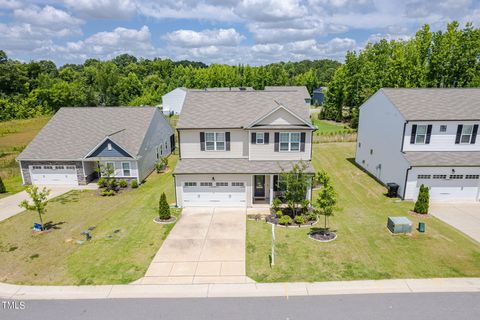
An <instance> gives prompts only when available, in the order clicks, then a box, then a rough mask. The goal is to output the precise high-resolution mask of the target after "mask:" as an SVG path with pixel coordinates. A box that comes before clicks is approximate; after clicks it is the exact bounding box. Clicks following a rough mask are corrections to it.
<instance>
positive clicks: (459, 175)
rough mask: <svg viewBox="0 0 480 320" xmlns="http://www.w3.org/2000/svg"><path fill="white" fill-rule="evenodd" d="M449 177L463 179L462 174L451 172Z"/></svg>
mask: <svg viewBox="0 0 480 320" xmlns="http://www.w3.org/2000/svg"><path fill="white" fill-rule="evenodd" d="M450 179H457V180H458V179H463V174H451V175H450Z"/></svg>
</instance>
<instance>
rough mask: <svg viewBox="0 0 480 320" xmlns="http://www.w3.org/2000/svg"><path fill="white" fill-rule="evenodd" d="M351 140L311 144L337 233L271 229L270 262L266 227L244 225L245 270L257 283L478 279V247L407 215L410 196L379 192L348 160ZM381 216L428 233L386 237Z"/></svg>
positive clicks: (443, 228)
mask: <svg viewBox="0 0 480 320" xmlns="http://www.w3.org/2000/svg"><path fill="white" fill-rule="evenodd" d="M354 146H355V145H354V143H328V144H317V145H315V146H314V153H313V163H314V166H315V168H316V169H317V170H318V169H320V168H323V169H325V170H326V171H327V172H329V174H330V175H331V177H332V180H333V183H334V186H335V188H336V190H337V192H338V194H339V206H340V207H341V211H340V212H338V213H336V215H335V216H334V217H332V218H331V219H330V226H331V228H332V229H333V230H336V232H337V234H338V238H337V239H336V240H335V241H333V242H329V243H320V242H316V241H313V240H311V239H309V238H308V237H307V234H308V232H309V231H310V229H309V228H306V229H303V228H302V229H300V228H295V227H293V228H289V229H285V228H276V259H275V266H274V267H270V264H269V254H270V249H271V226H270V225H268V224H266V223H265V222H255V221H248V223H247V249H246V250H247V275H248V276H249V277H251V278H253V279H255V280H256V281H261V282H276V281H330V280H354V279H390V278H429V277H478V276H480V246H479V244H478V243H476V242H474V241H473V240H471V239H470V238H468V237H467V236H465V235H464V234H462V233H460V232H458V231H456V230H455V229H453V228H452V227H450V226H448V225H447V224H445V223H443V222H441V221H440V220H437V219H436V218H434V217H429V218H423V219H419V218H417V217H414V216H411V215H409V214H408V211H409V210H411V209H412V207H413V203H412V202H396V201H395V200H393V199H390V198H387V197H385V196H384V193H385V192H386V190H385V188H384V187H383V186H381V185H380V184H379V183H378V182H376V181H375V180H374V179H372V178H371V177H370V176H368V175H367V174H366V173H364V172H363V171H361V170H360V169H359V168H358V167H357V166H355V164H354V163H352V161H353V157H354ZM388 216H407V217H408V218H409V219H410V220H412V221H413V224H414V226H417V225H418V222H419V221H425V222H426V225H427V232H426V233H425V234H420V233H418V232H417V231H414V232H413V233H412V235H397V236H393V235H391V234H390V233H389V232H388V230H387V229H386V223H387V217H388Z"/></svg>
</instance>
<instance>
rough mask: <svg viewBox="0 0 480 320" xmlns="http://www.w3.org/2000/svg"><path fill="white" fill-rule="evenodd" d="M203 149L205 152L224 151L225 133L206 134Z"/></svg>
mask: <svg viewBox="0 0 480 320" xmlns="http://www.w3.org/2000/svg"><path fill="white" fill-rule="evenodd" d="M205 149H206V150H207V151H225V133H224V132H206V133H205Z"/></svg>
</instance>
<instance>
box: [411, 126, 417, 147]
mask: <svg viewBox="0 0 480 320" xmlns="http://www.w3.org/2000/svg"><path fill="white" fill-rule="evenodd" d="M416 135H417V125H416V124H414V125H413V126H412V133H411V134H410V144H415V136H416Z"/></svg>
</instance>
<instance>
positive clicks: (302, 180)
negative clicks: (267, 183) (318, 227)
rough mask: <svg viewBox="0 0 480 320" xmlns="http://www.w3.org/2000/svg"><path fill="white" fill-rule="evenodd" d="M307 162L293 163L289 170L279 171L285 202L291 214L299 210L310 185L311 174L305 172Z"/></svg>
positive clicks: (295, 213)
mask: <svg viewBox="0 0 480 320" xmlns="http://www.w3.org/2000/svg"><path fill="white" fill-rule="evenodd" d="M306 169H307V164H306V163H305V162H303V161H300V162H299V163H297V164H295V165H294V166H293V168H292V170H290V171H284V170H283V169H282V172H281V173H280V177H281V178H282V180H283V184H284V185H285V187H286V190H285V195H284V197H285V202H286V203H287V205H288V207H289V208H290V210H291V211H292V212H293V215H294V216H296V215H297V214H298V213H299V211H301V208H302V204H303V202H304V200H305V197H306V195H307V190H308V188H309V187H310V181H311V175H309V174H306V173H305V170H306Z"/></svg>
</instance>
